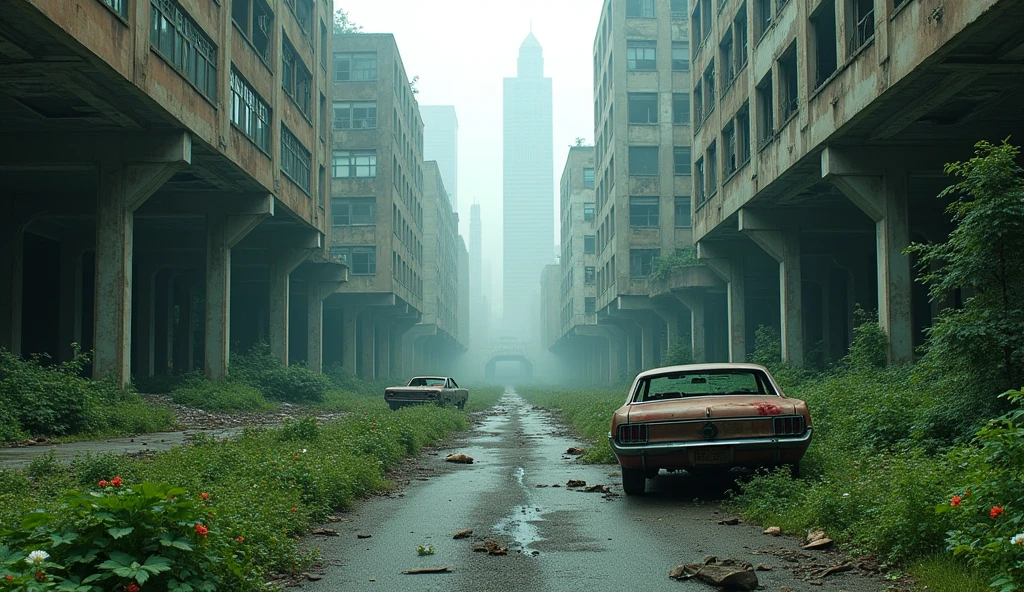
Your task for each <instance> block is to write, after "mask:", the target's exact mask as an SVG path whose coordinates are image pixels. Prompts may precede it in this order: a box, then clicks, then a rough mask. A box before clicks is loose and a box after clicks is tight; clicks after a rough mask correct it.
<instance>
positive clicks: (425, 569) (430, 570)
mask: <svg viewBox="0 0 1024 592" xmlns="http://www.w3.org/2000/svg"><path fill="white" fill-rule="evenodd" d="M451 571H452V568H450V567H421V568H419V569H407V570H405V571H403V572H402V573H404V574H433V573H450V572H451Z"/></svg>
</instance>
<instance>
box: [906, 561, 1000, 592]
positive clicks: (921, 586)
mask: <svg viewBox="0 0 1024 592" xmlns="http://www.w3.org/2000/svg"><path fill="white" fill-rule="evenodd" d="M907 572H908V573H909V574H910V575H911V576H913V578H914V580H915V585H914V587H913V590H914V592H988V591H989V590H991V588H989V586H988V585H987V584H986V583H985V581H986V580H987V579H988V577H987V576H985V575H984V574H982V573H980V572H978V571H977V570H975V569H973V568H971V567H969V566H968V565H966V564H964V562H962V561H959V560H955V559H952V558H950V557H949V555H933V556H931V557H926V558H924V559H919V560H917V561H915V562H913V563H912V564H911V565H910V566H909V567H908V569H907Z"/></svg>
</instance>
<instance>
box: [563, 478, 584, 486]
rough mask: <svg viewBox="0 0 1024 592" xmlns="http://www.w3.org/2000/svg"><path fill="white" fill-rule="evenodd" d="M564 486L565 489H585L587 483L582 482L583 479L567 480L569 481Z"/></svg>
mask: <svg viewBox="0 0 1024 592" xmlns="http://www.w3.org/2000/svg"><path fill="white" fill-rule="evenodd" d="M565 486H566V487H586V486H587V482H586V481H584V480H583V479H569V481H568V482H567V483H566V484H565Z"/></svg>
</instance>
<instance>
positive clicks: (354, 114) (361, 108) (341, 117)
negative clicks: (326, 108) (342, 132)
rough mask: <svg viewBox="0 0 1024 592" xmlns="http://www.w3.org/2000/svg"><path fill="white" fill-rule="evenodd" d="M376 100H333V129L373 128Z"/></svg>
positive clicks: (374, 124) (375, 118)
mask: <svg viewBox="0 0 1024 592" xmlns="http://www.w3.org/2000/svg"><path fill="white" fill-rule="evenodd" d="M376 127H377V101H359V102H351V101H334V129H375V128H376Z"/></svg>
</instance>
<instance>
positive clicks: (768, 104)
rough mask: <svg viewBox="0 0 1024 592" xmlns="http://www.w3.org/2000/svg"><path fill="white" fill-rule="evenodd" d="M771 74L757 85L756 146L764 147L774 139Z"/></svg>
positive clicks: (773, 102) (773, 105)
mask: <svg viewBox="0 0 1024 592" xmlns="http://www.w3.org/2000/svg"><path fill="white" fill-rule="evenodd" d="M774 92H775V91H774V87H773V85H772V73H771V71H770V70H769V71H768V73H767V74H765V75H764V78H763V79H762V80H761V83H760V84H758V85H757V89H756V91H755V94H756V95H757V146H758V148H760V147H762V146H764V145H766V144H767V143H768V142H771V141H772V140H773V139H774V138H775V101H774V99H773V98H772V96H773V94H774Z"/></svg>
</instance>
